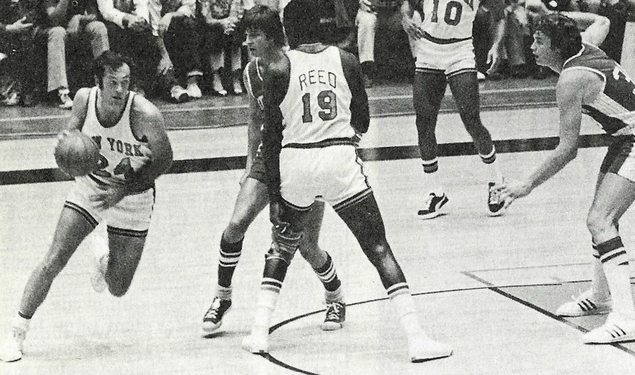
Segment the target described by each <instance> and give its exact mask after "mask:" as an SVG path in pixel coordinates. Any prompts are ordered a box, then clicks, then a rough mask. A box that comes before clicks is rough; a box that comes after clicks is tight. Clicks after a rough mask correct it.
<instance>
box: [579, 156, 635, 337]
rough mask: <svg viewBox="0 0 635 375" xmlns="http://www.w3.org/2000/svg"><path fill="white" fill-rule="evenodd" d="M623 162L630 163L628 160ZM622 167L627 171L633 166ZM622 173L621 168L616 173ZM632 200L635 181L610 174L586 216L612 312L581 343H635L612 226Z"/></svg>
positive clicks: (620, 249) (634, 316)
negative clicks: (606, 284) (602, 271)
mask: <svg viewBox="0 0 635 375" xmlns="http://www.w3.org/2000/svg"><path fill="white" fill-rule="evenodd" d="M626 163H630V159H627V161H626ZM624 165H625V166H627V169H628V168H629V167H632V166H633V165H626V164H624ZM622 171H624V169H622V170H620V173H622ZM627 175H628V176H630V175H632V173H631V174H627ZM633 201H635V182H633V181H631V180H629V179H628V178H626V177H622V176H620V175H618V174H616V173H614V172H612V171H609V173H607V174H606V175H605V176H604V178H603V179H602V182H601V183H600V185H599V186H598V188H597V190H596V192H595V197H594V200H593V204H592V205H591V209H590V210H589V214H588V217H587V227H588V229H589V231H590V232H591V236H592V237H593V242H594V243H595V244H596V246H597V250H598V253H599V256H600V261H601V262H602V268H603V269H604V274H605V275H606V279H607V282H608V286H609V290H610V293H611V298H612V305H613V306H612V308H613V312H611V313H610V314H609V317H608V318H607V320H606V323H605V324H604V325H603V326H601V327H599V328H596V329H594V330H592V331H590V332H588V333H587V334H585V335H584V337H583V341H584V342H585V343H597V344H604V343H613V342H622V341H630V340H635V304H634V303H633V294H632V288H631V283H630V268H629V258H628V254H627V253H626V250H625V248H624V244H623V243H622V239H621V237H620V234H619V231H618V228H617V225H616V223H617V222H618V221H619V219H620V218H621V217H622V215H623V214H624V213H625V212H626V210H627V209H628V208H629V207H630V206H631V205H632V203H633Z"/></svg>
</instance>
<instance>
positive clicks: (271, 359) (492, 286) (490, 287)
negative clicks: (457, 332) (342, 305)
mask: <svg viewBox="0 0 635 375" xmlns="http://www.w3.org/2000/svg"><path fill="white" fill-rule="evenodd" d="M583 264H585V263H572V264H562V265H560V266H570V265H571V266H572V265H583ZM540 267H543V266H529V267H518V268H516V269H523V268H540ZM551 267H556V265H552V266H551ZM510 269H514V268H510ZM494 270H496V269H491V271H494ZM471 272H480V271H461V274H462V275H464V276H467V277H468V278H470V279H472V280H476V281H478V282H480V283H482V284H483V286H474V287H465V288H452V289H443V290H432V291H426V292H418V293H411V295H412V296H413V297H419V296H427V295H432V294H442V293H458V292H470V291H477V290H489V291H492V292H495V293H497V294H499V295H502V296H504V297H506V298H508V299H510V300H512V301H514V302H516V303H520V304H521V305H524V306H526V307H529V308H530V309H532V310H534V311H537V312H539V313H541V314H543V315H546V316H547V317H549V318H551V319H553V320H555V321H558V322H560V323H564V324H565V325H567V326H569V327H572V328H575V329H576V330H578V331H581V332H583V333H586V332H588V330H587V329H586V328H584V327H582V326H579V325H577V324H575V323H573V322H571V321H568V320H566V319H564V318H561V317H559V316H557V315H555V314H553V313H551V312H549V311H547V310H545V309H543V308H541V307H539V306H537V305H534V304H532V303H531V302H529V301H526V300H523V299H522V298H519V297H516V296H514V295H513V294H511V293H508V292H505V291H504V290H502V289H505V288H510V289H511V288H529V287H539V286H556V285H562V284H564V283H563V282H551V283H528V284H508V285H495V284H492V283H490V282H488V281H487V280H485V279H482V278H480V277H478V276H476V275H474V274H472V273H471ZM588 281H589V280H578V281H570V282H568V283H576V282H588ZM388 299H389V298H388V297H380V298H373V299H368V300H363V301H357V302H353V303H347V304H346V307H347V308H348V307H350V306H358V305H364V304H368V303H375V302H381V301H387V300H388ZM324 311H326V309H325V308H324V309H319V310H314V311H310V312H307V313H304V314H300V315H296V316H293V317H291V318H288V319H285V320H282V321H280V322H278V323H276V324H274V325H272V326H271V327H270V328H269V334H270V335H271V334H272V333H273V332H275V331H276V330H278V329H279V328H281V327H283V326H285V325H287V324H290V323H293V322H295V321H298V320H300V319H304V318H306V317H309V316H312V315H316V314H319V313H322V312H324ZM608 345H610V346H613V347H615V348H616V349H619V350H621V351H623V352H625V353H627V354H630V355H632V356H634V357H635V351H633V350H631V349H629V348H627V347H625V346H623V345H621V344H620V343H613V344H608ZM256 355H259V356H261V357H262V358H264V359H266V360H267V361H269V362H271V363H272V364H274V365H277V366H280V367H282V368H284V369H287V370H290V371H294V372H297V373H300V374H305V375H319V373H315V372H311V371H309V370H304V369H301V368H299V367H296V366H293V365H290V364H288V363H286V362H284V361H282V360H280V359H278V358H276V357H274V356H273V355H271V353H260V354H256Z"/></svg>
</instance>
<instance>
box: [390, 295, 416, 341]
mask: <svg viewBox="0 0 635 375" xmlns="http://www.w3.org/2000/svg"><path fill="white" fill-rule="evenodd" d="M390 301H391V302H392V303H393V305H394V307H395V310H396V311H397V314H398V316H399V322H401V326H402V327H403V329H404V332H405V333H406V336H407V337H408V340H410V339H411V338H413V337H415V336H417V337H420V336H421V335H422V334H424V332H423V329H422V328H421V323H419V318H418V317H417V311H416V309H415V304H414V300H413V299H412V295H411V294H410V293H409V292H408V293H402V294H399V295H396V296H394V297H392V298H391V299H390Z"/></svg>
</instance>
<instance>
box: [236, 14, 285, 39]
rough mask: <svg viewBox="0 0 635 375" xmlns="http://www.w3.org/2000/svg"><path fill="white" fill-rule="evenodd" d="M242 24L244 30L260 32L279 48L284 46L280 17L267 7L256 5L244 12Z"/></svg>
mask: <svg viewBox="0 0 635 375" xmlns="http://www.w3.org/2000/svg"><path fill="white" fill-rule="evenodd" d="M242 24H243V27H244V28H245V30H250V29H251V30H260V31H262V32H263V33H264V34H265V36H266V37H267V38H269V39H272V40H273V42H274V43H275V44H276V45H277V46H279V47H283V46H284V45H286V39H285V36H284V28H283V27H282V20H280V15H279V14H278V12H277V11H275V10H274V9H271V8H269V7H268V6H265V5H260V4H256V5H254V6H253V7H251V8H250V9H248V10H246V11H245V13H244V15H243V19H242Z"/></svg>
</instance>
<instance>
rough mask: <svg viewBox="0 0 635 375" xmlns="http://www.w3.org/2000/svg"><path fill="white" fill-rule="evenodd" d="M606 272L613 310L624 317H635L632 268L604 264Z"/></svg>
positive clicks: (626, 265) (623, 265)
mask: <svg viewBox="0 0 635 375" xmlns="http://www.w3.org/2000/svg"><path fill="white" fill-rule="evenodd" d="M604 272H605V273H606V279H607V281H608V285H609V288H610V289H611V296H612V298H613V311H614V312H616V313H618V314H620V315H621V316H623V317H626V318H629V319H635V305H634V304H633V292H632V289H631V270H630V267H629V265H628V263H626V264H622V265H612V264H606V263H605V264H604Z"/></svg>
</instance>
